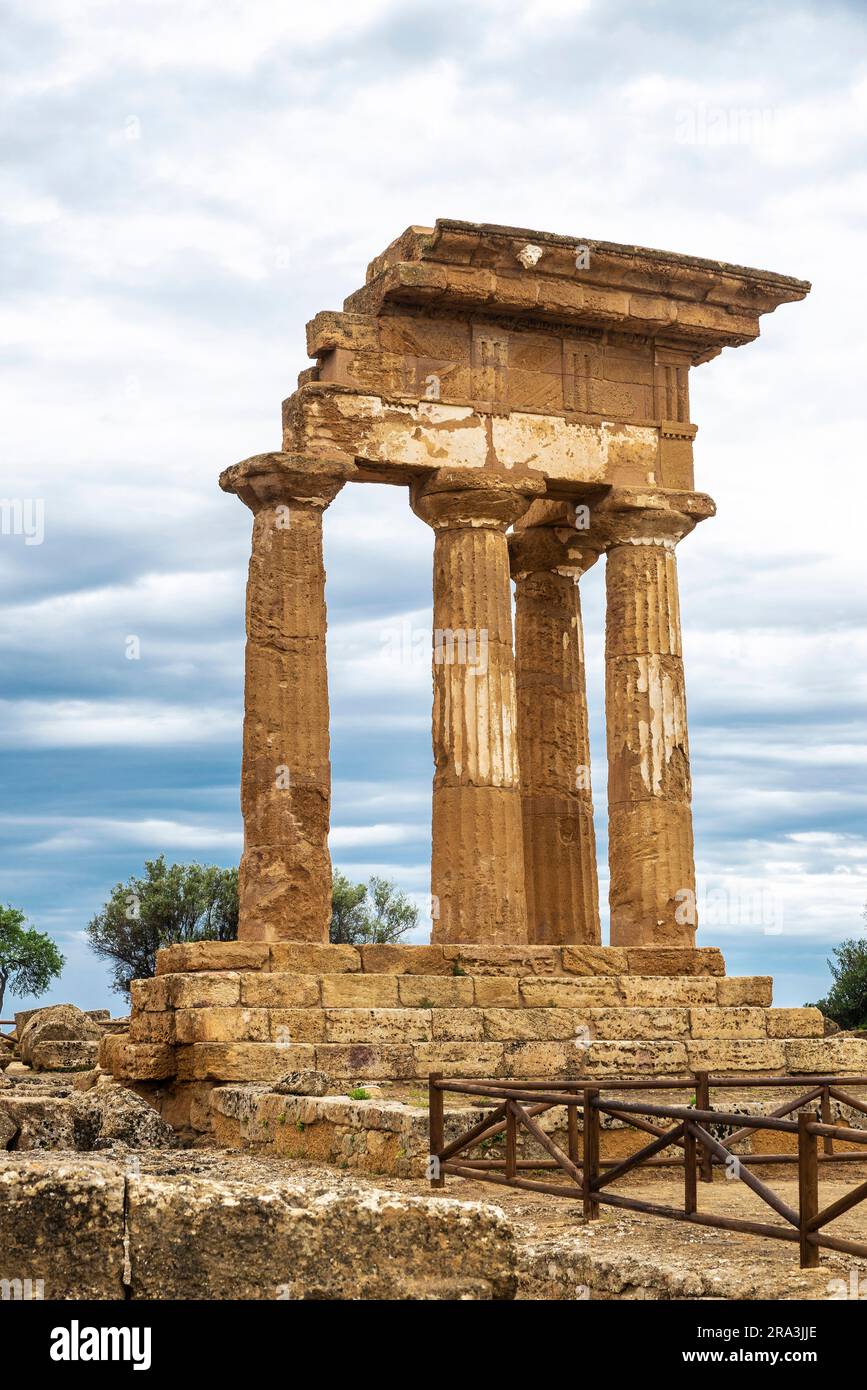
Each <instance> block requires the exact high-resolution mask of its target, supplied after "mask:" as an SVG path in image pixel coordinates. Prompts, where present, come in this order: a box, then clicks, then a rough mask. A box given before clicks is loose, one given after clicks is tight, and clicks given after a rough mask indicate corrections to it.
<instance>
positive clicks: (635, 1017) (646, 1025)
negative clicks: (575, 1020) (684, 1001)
mask: <svg viewBox="0 0 867 1390" xmlns="http://www.w3.org/2000/svg"><path fill="white" fill-rule="evenodd" d="M584 1021H585V1023H586V1024H587V1025H588V1026H589V1028H590V1036H591V1037H592V1038H599V1039H602V1040H603V1041H611V1042H616V1041H619V1040H620V1039H623V1040H624V1041H630V1040H631V1041H636V1042H637V1041H640V1042H645V1041H652V1040H655V1039H669V1040H672V1039H674V1038H685V1037H686V1036H687V1035H688V1033H689V1010H688V1009H651V1008H645V1009H634V1008H633V1009H588V1010H587V1016H586V1018H585V1020H584Z"/></svg>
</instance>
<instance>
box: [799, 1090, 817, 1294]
mask: <svg viewBox="0 0 867 1390" xmlns="http://www.w3.org/2000/svg"><path fill="white" fill-rule="evenodd" d="M812 1123H813V1118H812V1116H811V1115H810V1114H809V1112H808V1111H806V1110H800V1111H799V1112H798V1214H799V1217H800V1225H799V1229H800V1236H801V1268H802V1269H815V1268H816V1267H817V1265H818V1263H819V1247H818V1245H817V1244H815V1243H814V1242H813V1241H810V1240H808V1239H807V1227H808V1225H809V1223H810V1221H812V1219H813V1217H814V1216H818V1214H819V1146H818V1144H817V1143H816V1136H815V1134H811V1132H810V1125H811V1124H812Z"/></svg>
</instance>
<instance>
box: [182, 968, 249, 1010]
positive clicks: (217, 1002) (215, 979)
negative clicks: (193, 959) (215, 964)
mask: <svg viewBox="0 0 867 1390" xmlns="http://www.w3.org/2000/svg"><path fill="white" fill-rule="evenodd" d="M167 978H168V982H169V1003H170V1004H171V1007H172V1008H173V1009H207V1008H221V1007H231V1006H232V1005H235V1004H239V1003H240V1002H241V977H240V975H236V974H232V973H227V974H225V975H218V974H197V973H192V974H189V975H169V976H168V977H167Z"/></svg>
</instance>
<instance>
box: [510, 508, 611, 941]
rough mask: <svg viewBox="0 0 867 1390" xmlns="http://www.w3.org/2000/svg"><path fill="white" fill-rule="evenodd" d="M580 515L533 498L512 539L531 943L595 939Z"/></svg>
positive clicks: (586, 557) (586, 563) (589, 550)
mask: <svg viewBox="0 0 867 1390" xmlns="http://www.w3.org/2000/svg"><path fill="white" fill-rule="evenodd" d="M575 520H576V515H575V507H574V506H573V505H571V504H570V503H566V502H545V501H542V502H534V503H533V505H532V507H531V508H530V510H529V511H528V512H527V513H526V515H525V516H524V517H522V518H521V520H520V521H518V522H517V523H516V525H515V530H514V531H513V533H512V535H511V536H510V537H509V553H510V558H511V563H512V577H513V578H514V580H515V588H516V603H515V667H516V680H517V693H518V758H519V762H520V767H521V802H522V808H523V823H524V874H525V878H526V889H527V930H528V936H529V940H530V941H532V942H539V943H542V942H556V943H560V944H562V943H565V942H585V943H591V944H598V943H599V941H600V939H601V937H600V930H599V883H598V877H597V872H596V834H595V831H594V827H593V795H592V791H591V786H590V740H589V734H588V727H587V688H586V681H585V676H584V636H583V629H582V623H581V599H580V596H579V593H578V580H579V578H580V576H581V575H582V574H583V573H584V572H585V571H586V570H588V569H589V568H590V566H591V565H593V564H595V563H596V560H597V559H598V558H599V547H598V545H596V544H595V543H594V541H593V540H591V538H590V536H589V533H588V532H587V531H586V530H583V531H582V530H576V526H575Z"/></svg>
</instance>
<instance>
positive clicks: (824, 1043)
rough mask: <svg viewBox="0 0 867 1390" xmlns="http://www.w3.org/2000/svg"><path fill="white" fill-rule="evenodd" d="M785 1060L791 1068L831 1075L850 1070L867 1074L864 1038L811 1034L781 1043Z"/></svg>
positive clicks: (793, 1070) (789, 1068) (794, 1070)
mask: <svg viewBox="0 0 867 1390" xmlns="http://www.w3.org/2000/svg"><path fill="white" fill-rule="evenodd" d="M784 1048H785V1054H786V1064H787V1067H788V1070H789V1071H792V1072H813V1073H814V1074H816V1075H824V1076H833V1075H834V1074H835V1073H836V1072H854V1073H856V1074H858V1075H861V1076H867V1038H834V1037H831V1038H814V1039H803V1040H800V1039H799V1040H797V1041H793V1042H787V1043H785V1044H784Z"/></svg>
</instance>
